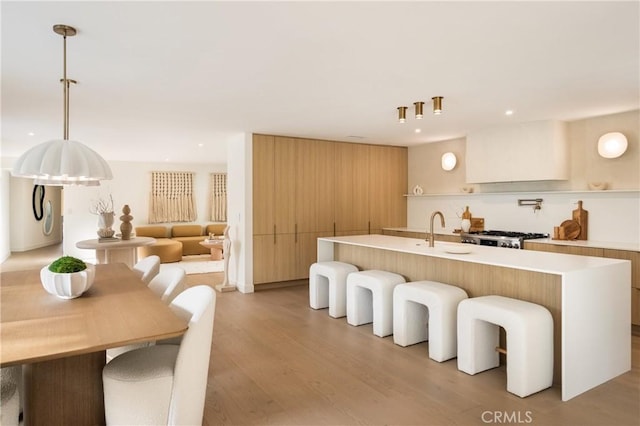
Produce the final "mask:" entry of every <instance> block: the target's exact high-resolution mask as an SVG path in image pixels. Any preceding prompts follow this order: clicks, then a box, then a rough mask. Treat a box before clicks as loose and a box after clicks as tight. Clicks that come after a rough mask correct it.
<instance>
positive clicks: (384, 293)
mask: <svg viewBox="0 0 640 426" xmlns="http://www.w3.org/2000/svg"><path fill="white" fill-rule="evenodd" d="M403 282H405V279H404V277H403V276H402V275H398V274H394V273H393V272H387V271H378V270H370V271H362V272H352V273H350V274H349V276H347V322H348V323H349V324H351V325H362V324H369V323H371V322H373V334H375V335H376V336H380V337H385V336H389V335H390V334H392V333H393V289H394V287H395V286H397V285H398V284H401V283H403Z"/></svg>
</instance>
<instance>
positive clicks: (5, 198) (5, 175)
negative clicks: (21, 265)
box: [0, 169, 11, 262]
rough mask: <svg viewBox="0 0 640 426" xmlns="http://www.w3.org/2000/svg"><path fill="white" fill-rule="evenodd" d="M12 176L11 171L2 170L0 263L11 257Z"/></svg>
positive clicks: (0, 185) (0, 187)
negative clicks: (10, 200) (10, 201)
mask: <svg viewBox="0 0 640 426" xmlns="http://www.w3.org/2000/svg"><path fill="white" fill-rule="evenodd" d="M10 182H11V174H10V171H9V170H4V169H3V170H0V235H2V238H0V262H4V261H5V260H7V258H8V257H9V256H10V255H11V238H9V236H10V235H11V214H10V210H9V206H10V203H9V199H10V197H11V190H10V188H11V185H10Z"/></svg>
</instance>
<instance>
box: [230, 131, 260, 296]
mask: <svg viewBox="0 0 640 426" xmlns="http://www.w3.org/2000/svg"><path fill="white" fill-rule="evenodd" d="M251 149H252V135H251V134H242V135H239V136H238V137H237V138H233V139H231V140H230V141H229V142H228V143H227V164H228V167H227V182H228V184H227V209H228V210H227V211H228V218H227V222H228V224H229V226H230V227H231V232H230V236H231V241H232V250H231V252H232V254H231V258H230V259H229V269H230V270H229V280H230V282H231V283H232V284H235V285H236V287H237V289H238V291H240V292H242V293H253V290H254V287H253V251H252V250H253V215H252V205H253V195H252V194H253V191H252V184H253V173H252V156H251Z"/></svg>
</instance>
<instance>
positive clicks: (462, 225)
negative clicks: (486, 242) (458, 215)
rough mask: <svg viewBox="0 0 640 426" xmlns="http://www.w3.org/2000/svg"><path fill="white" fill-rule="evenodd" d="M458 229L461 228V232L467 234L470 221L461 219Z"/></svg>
mask: <svg viewBox="0 0 640 426" xmlns="http://www.w3.org/2000/svg"><path fill="white" fill-rule="evenodd" d="M460 228H462V232H469V229H471V221H470V220H469V219H462V222H461V223H460Z"/></svg>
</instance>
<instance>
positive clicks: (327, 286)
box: [309, 262, 358, 318]
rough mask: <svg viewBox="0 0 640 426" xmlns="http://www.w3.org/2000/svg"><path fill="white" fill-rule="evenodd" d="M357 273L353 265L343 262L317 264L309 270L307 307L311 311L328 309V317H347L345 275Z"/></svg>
mask: <svg viewBox="0 0 640 426" xmlns="http://www.w3.org/2000/svg"><path fill="white" fill-rule="evenodd" d="M351 272H358V268H357V267H355V266H354V265H351V264H349V263H344V262H317V263H314V264H313V265H311V267H310V268H309V306H311V307H312V308H313V309H323V308H326V307H327V306H328V307H329V315H330V316H332V317H333V318H341V317H343V316H345V315H347V275H349V274H350V273H351Z"/></svg>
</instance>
